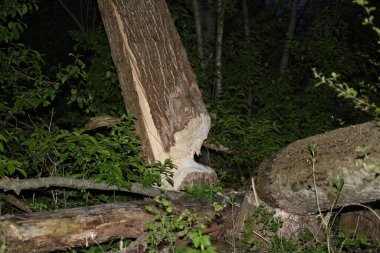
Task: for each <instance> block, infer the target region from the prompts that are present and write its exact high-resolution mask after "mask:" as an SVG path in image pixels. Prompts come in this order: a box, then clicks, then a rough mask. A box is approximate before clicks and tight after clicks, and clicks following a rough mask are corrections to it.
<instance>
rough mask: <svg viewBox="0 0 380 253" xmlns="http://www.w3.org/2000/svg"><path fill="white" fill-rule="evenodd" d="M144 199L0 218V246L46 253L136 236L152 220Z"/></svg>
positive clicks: (9, 250) (17, 250)
mask: <svg viewBox="0 0 380 253" xmlns="http://www.w3.org/2000/svg"><path fill="white" fill-rule="evenodd" d="M147 204H148V202H129V203H124V204H106V205H99V206H92V207H88V208H74V209H68V210H58V211H53V212H45V213H31V214H27V215H14V216H2V217H1V218H0V232H1V233H0V245H3V243H6V245H7V250H8V252H19V253H22V252H49V251H54V250H58V249H61V250H63V249H69V248H73V247H77V246H88V245H93V244H98V243H102V242H105V241H109V240H112V239H117V238H122V237H123V238H138V237H139V236H140V235H142V233H143V232H144V224H146V223H147V222H150V221H153V220H154V215H150V214H148V213H147V212H146V211H145V208H144V206H145V205H147Z"/></svg>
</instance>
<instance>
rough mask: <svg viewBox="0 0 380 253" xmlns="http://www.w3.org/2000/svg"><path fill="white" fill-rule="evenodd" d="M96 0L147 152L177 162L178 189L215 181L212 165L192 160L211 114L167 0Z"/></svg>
mask: <svg viewBox="0 0 380 253" xmlns="http://www.w3.org/2000/svg"><path fill="white" fill-rule="evenodd" d="M98 5H99V10H100V12H101V15H102V19H103V23H104V27H105V30H106V32H107V36H108V41H109V44H110V47H111V54H112V58H113V61H114V63H115V66H116V69H117V72H118V77H119V81H120V86H121V90H122V95H123V97H124V102H125V107H126V109H127V111H128V113H131V114H133V115H134V116H135V117H136V119H137V121H136V130H137V131H138V132H139V135H140V138H141V140H142V146H143V151H144V154H145V156H146V157H147V158H148V160H149V161H156V160H159V161H161V162H163V161H164V160H166V159H171V160H172V161H173V163H174V164H175V165H177V168H178V170H176V171H174V187H173V189H175V190H178V189H181V188H183V187H184V185H192V184H198V183H207V184H212V183H214V182H216V181H217V176H216V173H215V172H214V171H213V170H212V169H211V168H208V167H206V166H203V165H200V164H197V163H195V162H194V160H193V158H194V157H193V156H194V154H198V153H199V152H200V149H201V146H202V142H203V140H205V139H206V138H207V134H208V132H209V129H210V125H211V122H210V116H209V114H208V112H207V109H206V107H205V105H204V103H203V101H202V95H201V93H200V91H199V88H198V86H197V83H196V78H195V75H194V73H193V71H192V69H191V66H190V63H189V61H188V58H187V56H186V52H185V49H184V48H183V46H182V44H181V40H180V37H179V35H178V33H177V31H176V28H175V25H174V23H173V20H172V18H171V16H170V13H169V10H168V7H167V5H166V3H165V1H164V0H145V1H122V0H110V1H105V0H98ZM166 187H167V188H171V186H170V185H166Z"/></svg>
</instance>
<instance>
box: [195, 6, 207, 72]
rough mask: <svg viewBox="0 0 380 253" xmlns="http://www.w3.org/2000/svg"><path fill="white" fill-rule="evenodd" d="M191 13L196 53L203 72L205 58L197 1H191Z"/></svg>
mask: <svg viewBox="0 0 380 253" xmlns="http://www.w3.org/2000/svg"><path fill="white" fill-rule="evenodd" d="M193 13H194V21H195V22H194V23H195V33H196V35H197V51H198V57H199V61H200V63H201V68H202V70H203V71H205V69H206V64H205V61H204V60H205V56H204V53H203V34H202V22H201V17H200V11H199V4H198V0H193Z"/></svg>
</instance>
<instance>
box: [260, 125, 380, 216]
mask: <svg viewBox="0 0 380 253" xmlns="http://www.w3.org/2000/svg"><path fill="white" fill-rule="evenodd" d="M310 143H314V144H316V147H315V155H314V157H312V155H311V151H310V149H309V144H310ZM313 159H314V160H315V162H313ZM313 167H314V172H315V173H313ZM379 172H380V126H379V124H378V123H377V122H367V123H363V124H359V125H354V126H349V127H345V128H341V129H336V130H334V131H331V132H327V133H324V134H319V135H315V136H312V137H309V138H306V139H303V140H299V141H296V142H294V143H292V144H290V145H289V146H287V147H286V148H285V149H283V150H281V151H280V152H279V153H277V154H276V155H274V156H273V157H272V158H271V159H270V160H268V161H266V162H264V163H263V164H262V165H261V166H260V168H259V177H260V180H259V183H258V194H259V196H260V198H261V199H262V200H264V201H265V202H266V203H267V204H268V205H270V206H271V207H276V208H279V209H281V210H283V211H286V212H288V213H295V214H300V215H305V214H313V213H317V212H318V205H317V197H316V196H317V194H318V202H319V206H320V209H321V210H322V211H323V210H329V209H330V208H331V207H332V206H334V207H336V208H337V207H341V206H347V205H351V204H355V203H370V202H374V201H376V200H379V199H380V176H379ZM314 176H315V184H314ZM334 180H335V181H336V180H337V181H341V182H344V185H343V188H342V190H341V191H340V193H339V196H337V189H336V188H335V187H334V184H333V182H334Z"/></svg>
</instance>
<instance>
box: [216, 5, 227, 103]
mask: <svg viewBox="0 0 380 253" xmlns="http://www.w3.org/2000/svg"><path fill="white" fill-rule="evenodd" d="M223 2H224V0H216V5H217V6H216V11H217V22H216V43H215V68H216V72H215V84H214V99H218V98H219V97H220V95H221V93H222V78H223V76H222V48H223V32H224V8H225V7H224V4H223Z"/></svg>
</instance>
